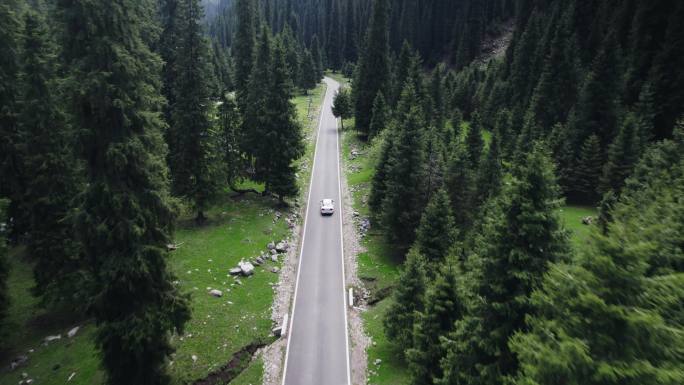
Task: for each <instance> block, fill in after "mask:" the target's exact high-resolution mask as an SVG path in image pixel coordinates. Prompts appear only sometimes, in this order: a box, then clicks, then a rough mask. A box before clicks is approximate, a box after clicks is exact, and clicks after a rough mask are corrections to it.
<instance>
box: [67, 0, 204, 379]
mask: <svg viewBox="0 0 684 385" xmlns="http://www.w3.org/2000/svg"><path fill="white" fill-rule="evenodd" d="M59 5H60V7H61V11H62V12H63V13H62V14H63V15H64V17H65V20H64V24H65V26H66V31H67V33H65V35H64V36H65V39H66V41H65V44H64V47H65V55H64V56H65V58H66V59H67V68H69V69H70V70H71V73H70V78H69V81H68V83H69V84H68V86H69V88H70V90H71V102H72V106H73V115H74V123H75V124H77V125H78V127H80V128H81V129H82V131H81V132H82V135H81V143H82V152H83V158H84V159H85V161H86V175H87V177H88V184H87V187H86V190H85V192H84V193H83V194H82V197H81V201H82V202H83V204H82V206H81V208H80V210H79V213H78V216H77V233H78V234H79V236H80V238H81V242H82V245H83V254H84V256H85V261H86V262H87V264H88V266H87V269H88V271H90V272H91V274H92V275H93V280H92V287H91V288H90V292H89V294H91V296H92V297H91V298H92V299H91V301H90V302H89V309H90V314H91V315H92V316H93V317H94V319H95V323H96V326H97V329H96V332H95V342H96V345H97V347H98V348H99V350H100V352H101V355H102V365H103V368H104V369H105V371H106V374H107V378H106V383H107V384H112V385H119V384H128V385H138V384H140V385H142V384H148V385H149V384H166V383H168V382H169V378H168V376H167V375H166V373H165V372H166V368H167V362H168V361H167V359H168V357H169V355H170V354H171V353H172V352H173V347H172V346H171V343H170V340H169V334H170V333H172V332H175V331H178V332H182V330H183V326H184V325H185V323H186V322H187V321H188V319H189V318H190V308H189V305H188V299H187V297H186V296H184V295H181V294H180V293H179V291H178V289H177V288H176V287H175V286H174V285H173V281H174V280H175V277H174V276H173V274H171V272H170V271H169V269H168V268H167V266H166V245H167V244H168V243H169V241H170V234H171V232H172V230H173V223H174V217H175V216H174V213H173V211H172V209H171V206H170V205H169V203H168V200H169V194H168V192H167V182H166V167H165V165H164V156H165V152H166V147H165V145H164V141H163V138H162V134H161V133H162V129H163V128H164V124H163V121H162V120H161V106H162V102H163V98H162V97H161V91H160V83H161V81H160V78H159V74H160V73H161V60H160V58H159V57H158V56H156V55H155V54H153V53H152V52H151V51H150V49H149V48H148V47H147V46H146V44H145V43H144V40H143V36H142V30H141V29H142V28H143V26H145V25H149V23H150V20H149V19H147V17H149V15H150V14H149V12H148V8H147V5H148V3H146V2H139V1H130V0H112V1H107V2H97V3H94V2H91V1H83V0H62V1H60V2H59ZM105 26H106V27H105ZM76 31H80V32H79V33H76Z"/></svg>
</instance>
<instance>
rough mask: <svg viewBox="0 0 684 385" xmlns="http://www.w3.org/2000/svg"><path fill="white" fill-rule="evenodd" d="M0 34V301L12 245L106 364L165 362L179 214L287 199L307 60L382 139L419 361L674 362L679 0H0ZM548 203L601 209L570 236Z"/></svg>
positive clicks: (563, 367)
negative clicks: (577, 239)
mask: <svg viewBox="0 0 684 385" xmlns="http://www.w3.org/2000/svg"><path fill="white" fill-rule="evenodd" d="M205 9H206V10H207V12H206V13H205ZM507 34H510V35H511V36H510V44H509V45H508V46H507V49H506V50H505V52H504V53H503V55H488V52H487V50H486V49H484V46H485V45H486V42H488V41H491V40H496V39H501V38H502V37H504V36H505V35H507ZM0 52H2V55H1V56H0V138H1V139H2V140H1V141H0V181H1V185H0V220H1V221H2V227H1V228H0V229H1V230H2V231H1V232H0V234H1V235H2V236H3V239H2V242H0V322H1V317H3V315H4V312H5V309H7V303H8V300H9V298H8V296H7V294H6V293H7V289H6V287H5V280H6V278H7V274H8V273H7V269H8V267H7V266H8V265H7V263H6V261H5V259H6V255H7V249H8V247H6V244H8V245H9V247H14V246H16V245H25V246H26V248H27V252H28V254H29V255H31V258H32V261H33V262H34V266H35V268H34V277H35V281H36V286H35V288H34V289H33V292H34V293H33V294H34V295H35V296H37V297H39V298H40V299H41V301H43V303H44V306H46V307H50V306H66V307H68V308H70V309H73V310H74V311H83V312H85V314H88V315H89V316H91V317H93V318H94V320H95V322H96V324H97V334H96V343H97V346H98V347H99V349H100V351H101V353H102V362H103V368H104V369H105V371H106V373H107V383H109V384H164V383H167V382H168V380H169V378H168V376H167V374H166V365H165V363H166V360H167V359H168V357H169V356H170V354H171V353H172V351H173V349H172V346H171V344H170V336H171V334H173V333H176V332H182V331H183V328H184V325H185V324H186V322H187V321H188V320H189V318H190V307H189V304H188V297H187V295H186V294H184V293H181V292H180V290H178V289H177V288H176V287H175V286H174V284H173V282H174V280H175V277H174V276H173V274H172V273H171V272H170V271H169V269H168V267H167V263H166V259H165V255H166V252H167V250H166V249H167V246H168V245H169V243H170V242H172V241H171V239H172V234H173V231H174V227H175V223H176V221H177V217H178V213H179V212H180V211H183V210H184V211H186V212H192V214H193V217H194V218H195V220H196V223H197V225H199V226H201V225H203V224H204V223H205V221H206V212H207V210H208V209H209V207H210V206H211V205H212V202H213V201H214V199H215V198H216V196H217V195H218V194H221V192H224V191H227V190H230V189H232V190H235V191H237V190H239V189H240V182H242V181H245V180H249V181H253V182H255V183H258V184H260V185H263V186H264V190H265V191H264V194H265V195H272V196H273V197H274V198H276V199H277V200H278V201H279V202H280V204H282V205H287V204H288V202H289V200H290V199H291V198H292V197H294V196H296V194H297V192H298V190H297V184H296V178H295V175H296V173H297V169H296V167H295V166H294V163H293V162H294V161H295V160H297V159H299V158H300V157H301V156H302V155H303V153H304V146H305V143H304V140H305V139H304V135H303V133H302V132H301V128H300V127H299V125H298V123H297V121H296V119H295V110H294V107H293V105H292V104H291V102H290V99H291V98H292V96H293V95H294V94H295V93H307V92H308V90H310V89H312V88H314V87H315V86H316V84H317V83H318V82H319V81H320V79H321V78H322V77H323V74H324V71H325V70H331V71H333V72H336V73H342V74H345V75H347V76H348V77H350V78H351V79H352V82H351V87H350V89H345V90H342V91H341V92H340V93H339V94H338V95H337V96H336V98H335V106H334V113H335V115H336V116H338V117H341V118H353V121H352V120H351V119H349V120H347V122H353V129H354V130H356V132H357V133H358V135H359V136H360V137H361V138H362V139H363V140H364V141H368V142H369V143H371V144H372V145H374V146H377V147H379V151H378V156H377V159H376V160H375V161H376V164H375V170H374V173H373V177H372V187H371V193H370V196H368V200H367V202H368V206H369V208H370V211H371V213H372V214H371V215H372V222H373V226H374V227H377V228H379V229H381V230H382V231H383V232H384V234H386V237H387V240H388V242H389V243H390V244H391V245H393V247H395V248H396V249H397V250H398V252H399V253H400V254H401V255H402V260H403V267H402V273H401V277H400V280H401V285H398V286H397V287H396V289H395V290H394V291H393V293H392V298H393V302H392V305H391V306H390V309H389V310H388V312H387V314H386V315H385V318H384V321H383V323H384V328H385V332H386V335H387V336H388V338H389V339H390V340H391V341H392V343H394V344H396V345H397V346H399V350H400V351H401V352H402V357H401V359H402V360H403V362H405V363H406V366H407V367H408V368H409V373H410V379H409V380H408V381H409V382H410V383H411V384H415V385H419V384H458V385H462V384H468V385H476V384H482V385H484V384H504V383H505V384H518V385H533V384H539V385H544V384H583V385H588V384H597V385H598V384H601V385H605V384H616V385H617V384H621V385H624V384H635V385H636V384H639V385H644V384H654V385H655V384H658V385H662V384H665V385H668V384H671V385H679V384H682V383H684V353H683V352H682V346H684V312H683V311H682V304H683V303H684V200H683V199H684V198H683V197H684V157H683V156H682V153H683V152H684V120H683V119H684V70H683V69H684V2H681V1H653V2H651V1H638V0H616V1H607V0H590V1H583V0H569V1H568V0H543V1H532V0H460V1H439V0H396V1H391V0H212V1H200V0H109V1H105V2H93V1H86V0H43V1H40V0H38V1H27V2H24V1H20V0H4V1H3V2H2V4H0ZM343 126H344V123H343ZM346 127H349V126H346ZM56 176H58V177H56ZM563 202H573V203H581V204H585V205H590V206H596V207H599V215H598V218H595V219H593V222H595V223H594V224H591V226H592V236H591V238H590V240H589V241H588V243H587V244H586V245H583V247H581V248H576V247H573V246H572V245H571V243H570V241H569V236H568V232H567V230H566V229H565V228H564V226H563V224H562V222H561V220H560V218H559V214H558V210H559V208H560V207H561V205H562V204H563ZM588 220H589V221H591V220H592V218H589V219H588ZM8 332H11V331H8V330H4V328H3V329H0V336H1V335H2V333H8ZM1 341H2V340H1V338H0V349H2V342H1Z"/></svg>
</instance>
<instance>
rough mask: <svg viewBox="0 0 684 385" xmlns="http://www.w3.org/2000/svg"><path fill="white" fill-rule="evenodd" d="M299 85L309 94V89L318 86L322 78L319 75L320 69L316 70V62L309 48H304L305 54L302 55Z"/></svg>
mask: <svg viewBox="0 0 684 385" xmlns="http://www.w3.org/2000/svg"><path fill="white" fill-rule="evenodd" d="M298 79H299V87H300V88H301V89H303V90H304V93H305V94H306V95H308V94H309V90H310V89H313V88H316V85H317V84H318V82H319V81H320V80H321V78H319V77H318V71H317V70H316V64H315V63H314V60H313V57H312V56H311V52H310V51H309V50H308V49H304V54H303V55H302V63H301V66H300V67H299V76H298Z"/></svg>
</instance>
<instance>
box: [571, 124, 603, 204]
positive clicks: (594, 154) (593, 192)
mask: <svg viewBox="0 0 684 385" xmlns="http://www.w3.org/2000/svg"><path fill="white" fill-rule="evenodd" d="M601 159H602V154H601V143H600V140H599V138H598V136H596V135H591V136H589V137H588V138H587V140H585V141H584V144H582V148H581V149H580V156H579V159H578V161H577V166H576V167H575V177H574V179H575V183H574V186H575V188H576V191H577V193H578V195H579V197H578V199H579V200H580V201H581V202H584V203H590V204H591V203H596V202H597V200H598V187H599V181H600V180H601V172H602V171H601V169H602V160H601Z"/></svg>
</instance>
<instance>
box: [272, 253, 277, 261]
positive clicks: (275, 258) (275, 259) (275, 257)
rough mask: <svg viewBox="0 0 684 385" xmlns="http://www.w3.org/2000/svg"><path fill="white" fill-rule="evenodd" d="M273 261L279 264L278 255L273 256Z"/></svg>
mask: <svg viewBox="0 0 684 385" xmlns="http://www.w3.org/2000/svg"><path fill="white" fill-rule="evenodd" d="M271 261H273V262H278V254H273V255H271Z"/></svg>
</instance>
